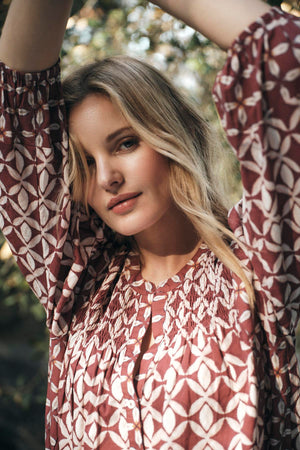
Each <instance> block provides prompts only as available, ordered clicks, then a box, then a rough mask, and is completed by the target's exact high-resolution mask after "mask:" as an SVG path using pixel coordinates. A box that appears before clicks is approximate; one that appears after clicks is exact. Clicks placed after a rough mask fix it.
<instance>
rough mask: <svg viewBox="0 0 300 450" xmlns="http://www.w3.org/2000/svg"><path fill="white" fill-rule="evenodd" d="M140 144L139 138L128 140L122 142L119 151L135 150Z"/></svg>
mask: <svg viewBox="0 0 300 450" xmlns="http://www.w3.org/2000/svg"><path fill="white" fill-rule="evenodd" d="M138 143H139V138H137V137H134V138H128V139H126V140H124V141H123V142H121V144H120V145H119V150H120V151H122V150H125V151H128V150H134V149H135V148H136V147H137V146H138Z"/></svg>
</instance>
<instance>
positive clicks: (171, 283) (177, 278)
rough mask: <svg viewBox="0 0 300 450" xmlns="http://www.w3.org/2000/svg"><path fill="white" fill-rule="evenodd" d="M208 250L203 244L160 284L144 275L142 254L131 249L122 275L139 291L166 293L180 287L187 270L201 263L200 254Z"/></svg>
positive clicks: (127, 282)
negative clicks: (145, 277)
mask: <svg viewBox="0 0 300 450" xmlns="http://www.w3.org/2000/svg"><path fill="white" fill-rule="evenodd" d="M207 251H208V247H207V246H206V245H205V244H201V245H200V246H199V247H198V248H197V250H196V251H195V253H194V255H193V256H192V258H191V259H190V260H189V261H188V262H187V263H186V264H184V266H183V267H182V268H181V269H180V270H179V271H178V272H177V273H175V274H174V275H172V276H171V277H170V278H167V279H166V280H164V281H162V282H161V283H159V284H158V285H155V284H154V283H153V282H152V281H149V280H145V279H144V278H143V277H142V274H141V264H140V255H139V254H138V253H137V252H133V251H131V252H129V253H128V255H127V258H126V261H125V265H124V271H123V274H122V275H123V276H124V277H125V279H126V285H127V286H128V284H130V286H131V287H132V289H134V290H135V291H136V292H138V293H145V292H146V293H148V294H149V293H152V294H166V293H167V292H169V291H172V290H174V289H175V288H178V287H179V286H180V285H181V284H182V283H183V282H184V279H185V277H186V274H187V272H188V271H189V270H190V269H191V268H195V267H196V266H197V265H198V264H199V259H200V256H201V255H202V254H203V253H206V252H207Z"/></svg>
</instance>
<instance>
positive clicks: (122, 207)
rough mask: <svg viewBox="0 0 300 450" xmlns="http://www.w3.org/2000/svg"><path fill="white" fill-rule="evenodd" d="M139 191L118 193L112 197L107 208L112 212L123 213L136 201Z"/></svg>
mask: <svg viewBox="0 0 300 450" xmlns="http://www.w3.org/2000/svg"><path fill="white" fill-rule="evenodd" d="M140 195H141V192H129V193H127V194H120V195H118V196H117V197H113V198H112V199H111V200H110V201H109V202H108V205H107V208H108V209H109V210H111V211H113V212H114V213H117V214H124V213H126V212H129V211H130V210H131V209H132V208H133V207H134V205H135V203H136V202H137V199H138V197H139V196H140Z"/></svg>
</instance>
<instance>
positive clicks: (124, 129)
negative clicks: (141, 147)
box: [106, 127, 133, 142]
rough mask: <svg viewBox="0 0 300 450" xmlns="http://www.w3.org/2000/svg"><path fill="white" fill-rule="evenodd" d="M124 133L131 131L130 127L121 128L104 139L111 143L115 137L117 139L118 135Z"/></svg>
mask: <svg viewBox="0 0 300 450" xmlns="http://www.w3.org/2000/svg"><path fill="white" fill-rule="evenodd" d="M124 131H133V128H132V127H122V128H118V129H117V130H116V131H114V132H113V133H111V134H109V135H108V136H107V137H106V142H111V141H112V140H114V139H115V138H116V137H118V136H119V135H120V134H122V133H124Z"/></svg>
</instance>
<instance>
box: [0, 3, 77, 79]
mask: <svg viewBox="0 0 300 450" xmlns="http://www.w3.org/2000/svg"><path fill="white" fill-rule="evenodd" d="M72 3H73V2H72V0H12V4H11V6H10V8H9V11H8V14H7V18H6V21H5V24H4V27H3V31H2V36H1V39H0V60H1V61H2V62H4V63H5V64H6V65H8V66H9V67H11V68H13V69H17V70H20V71H24V72H26V71H40V70H43V69H47V68H48V67H50V66H52V65H53V64H54V63H55V62H56V61H57V59H58V56H59V52H60V48H61V44H62V40H63V36H64V32H65V27H66V23H67V19H68V17H69V14H70V10H71V6H72Z"/></svg>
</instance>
